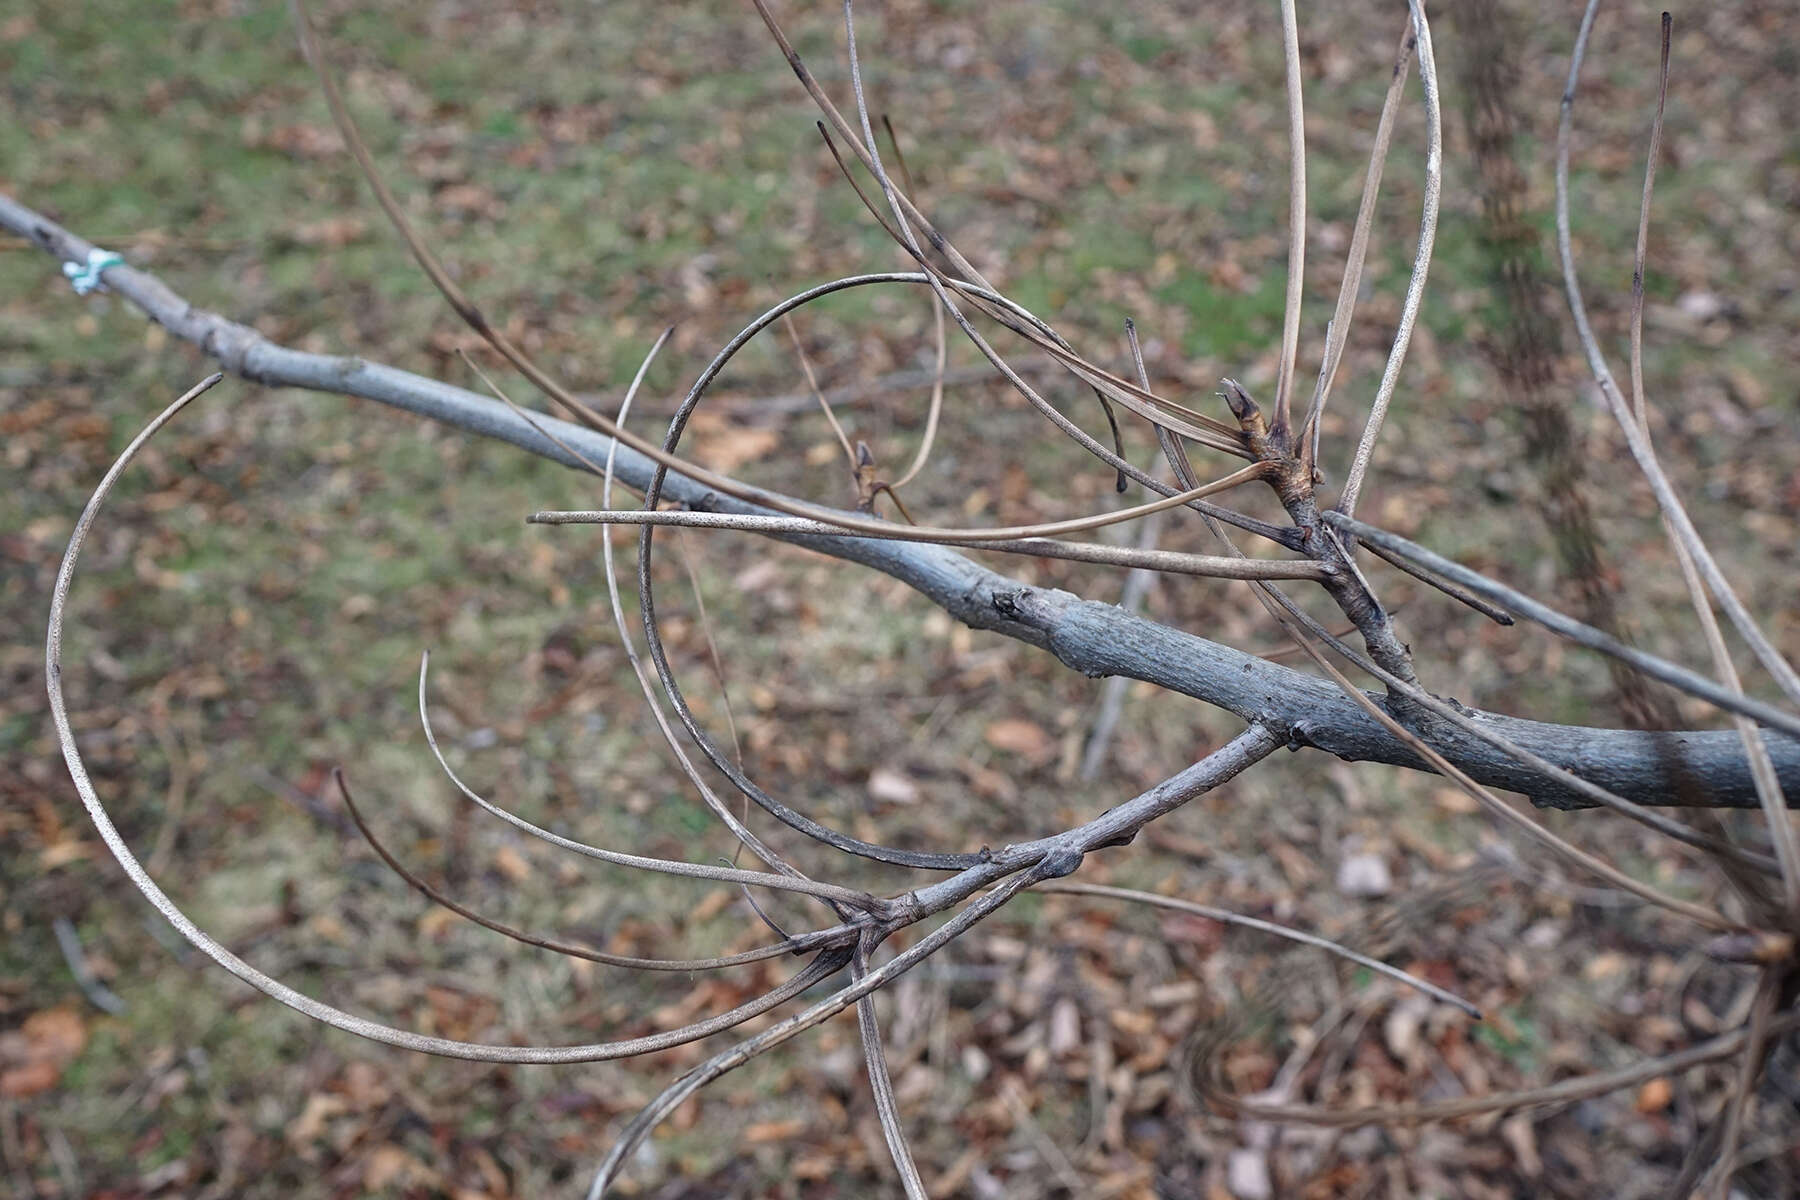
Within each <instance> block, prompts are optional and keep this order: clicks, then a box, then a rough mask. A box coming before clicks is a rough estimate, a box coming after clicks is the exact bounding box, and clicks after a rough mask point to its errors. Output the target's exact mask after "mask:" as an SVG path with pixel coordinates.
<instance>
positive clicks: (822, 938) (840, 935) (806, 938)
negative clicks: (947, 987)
mask: <svg viewBox="0 0 1800 1200" xmlns="http://www.w3.org/2000/svg"><path fill="white" fill-rule="evenodd" d="M331 778H332V780H333V781H334V782H335V783H336V784H337V786H338V795H340V796H342V797H343V800H344V809H345V811H347V812H348V813H349V814H350V820H351V822H352V823H354V824H355V826H356V830H357V832H358V833H360V834H362V836H363V840H364V841H366V842H368V843H369V848H370V849H371V850H373V851H375V853H376V855H377V856H378V857H379V858H380V859H381V861H382V862H384V863H386V864H387V867H388V869H389V870H390V871H392V872H393V873H394V874H396V875H398V876H399V877H400V878H401V879H403V880H405V881H406V883H407V884H408V886H410V887H411V888H412V889H413V890H414V891H416V892H418V893H419V894H420V895H422V896H424V897H425V898H426V899H427V900H430V901H431V902H432V903H433V904H436V905H438V906H439V907H440V908H444V909H447V910H448V911H450V912H453V913H455V914H456V915H457V916H459V917H462V918H463V919H464V920H466V921H473V922H475V924H477V925H480V926H481V927H482V928H484V929H491V930H493V931H494V932H495V933H498V934H500V935H501V936H503V937H508V938H511V939H512V940H513V941H515V942H521V943H523V944H525V945H527V946H536V947H538V948H539V949H542V950H550V951H553V952H554V953H557V954H565V955H567V956H569V957H570V958H585V959H587V960H588V961H589V962H597V963H601V964H602V965H604V966H609V967H628V968H630V969H632V970H635V971H712V970H717V969H718V968H720V967H736V966H742V965H743V964H745V963H753V962H762V961H763V960H765V959H770V958H780V957H781V956H782V955H784V954H795V953H800V952H803V951H807V950H818V949H823V948H825V947H827V946H848V945H852V944H854V943H855V941H856V939H857V937H858V936H860V934H859V931H858V930H857V928H856V927H855V926H854V925H834V926H832V927H831V928H829V929H819V930H815V931H813V932H812V933H805V934H801V935H800V936H798V937H790V938H788V939H786V940H785V941H781V942H777V943H775V944H774V945H772V946H759V947H757V948H756V949H755V950H744V951H740V952H739V953H737V954H725V955H720V956H717V957H714V958H638V957H635V956H633V955H629V954H609V953H607V952H606V951H604V950H595V949H594V948H592V947H591V946H583V945H581V944H579V943H576V942H564V941H560V940H558V939H556V938H546V937H540V936H538V935H537V934H535V933H528V932H526V931H525V930H523V929H517V928H515V927H513V926H511V925H508V924H506V923H505V922H503V921H496V920H494V919H493V918H492V917H484V916H482V915H481V914H480V913H478V912H476V911H475V910H474V909H472V908H470V907H469V906H468V905H466V904H462V903H459V902H458V901H457V900H456V899H454V898H453V897H451V896H449V895H448V894H446V893H445V892H443V891H441V890H440V889H438V888H435V887H433V886H431V884H429V883H427V882H425V880H424V879H422V878H421V877H420V876H418V875H417V874H415V873H414V872H412V871H411V870H408V869H407V867H406V865H405V864H404V863H402V862H401V861H400V860H399V859H397V858H395V857H394V854H393V852H392V851H391V850H389V849H388V848H387V846H386V845H384V844H383V843H382V841H381V839H380V838H378V837H376V836H375V831H374V830H373V829H371V828H369V823H368V821H367V820H366V819H365V818H364V817H363V814H362V809H361V808H360V807H359V806H358V805H357V803H356V800H355V798H354V797H353V796H351V794H350V784H349V781H348V780H346V779H345V778H344V772H343V770H342V769H341V768H336V767H334V768H332V772H331Z"/></svg>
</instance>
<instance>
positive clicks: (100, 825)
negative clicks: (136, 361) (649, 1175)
mask: <svg viewBox="0 0 1800 1200" xmlns="http://www.w3.org/2000/svg"><path fill="white" fill-rule="evenodd" d="M222 378H223V376H222V375H212V376H210V377H208V378H207V379H205V380H203V381H202V382H201V383H200V384H199V385H197V386H196V387H194V388H193V389H191V390H190V391H188V392H187V393H185V394H184V395H183V396H181V397H180V398H179V399H177V400H176V401H175V402H174V403H173V404H171V405H170V406H169V407H168V408H166V409H164V410H163V411H162V413H161V414H159V415H158V416H157V417H156V418H155V419H154V420H152V421H151V422H150V423H149V424H148V425H146V426H145V427H144V428H143V430H142V431H140V432H139V433H138V435H137V436H136V437H135V438H133V439H132V440H131V442H130V444H128V445H127V446H126V447H125V449H124V450H123V451H122V452H121V453H120V455H119V457H118V459H117V461H115V462H114V463H113V465H112V467H111V468H110V469H109V470H108V471H107V472H106V475H105V477H104V478H102V479H101V481H100V483H99V485H98V486H96V487H95V489H94V494H93V496H92V497H90V498H89V500H88V503H87V505H86V507H85V508H83V509H82V512H81V516H80V518H79V519H78V520H77V521H76V522H75V528H74V530H73V531H72V532H71V533H70V535H69V546H68V549H67V550H66V551H64V553H63V560H62V565H61V567H60V568H59V569H58V571H57V574H56V583H55V586H54V588H53V589H52V592H51V598H50V618H49V629H48V632H47V634H46V636H45V641H44V677H45V687H46V690H47V692H48V693H49V701H50V717H51V720H52V721H53V722H54V724H55V726H56V740H57V744H58V745H59V746H60V747H61V749H62V754H63V761H64V763H65V764H67V766H68V769H69V778H70V779H71V780H72V781H73V782H74V784H75V790H76V792H77V793H79V794H80V796H81V803H82V806H83V807H84V808H85V809H87V813H88V817H89V819H90V820H92V821H93V822H94V827H95V829H96V830H98V831H99V834H100V839H101V840H102V841H103V842H105V843H106V848H107V849H108V850H110V851H111V852H112V855H113V857H114V858H115V859H117V860H118V863H119V865H120V866H121V867H122V868H124V871H125V874H126V875H127V876H128V877H129V878H130V880H131V883H132V885H133V886H134V887H136V888H137V890H138V891H139V892H140V893H142V894H143V896H144V898H145V899H146V900H148V901H149V902H150V903H151V905H152V906H154V907H155V908H156V910H157V911H158V912H160V913H161V914H162V915H163V917H164V918H166V919H167V920H168V922H169V924H171V925H173V926H174V927H175V930H176V932H178V933H180V934H181V936H182V937H183V938H185V939H187V942H188V944H189V945H191V946H193V947H194V948H195V949H196V950H199V951H200V952H201V953H202V954H204V955H206V956H207V957H208V958H210V959H212V960H213V961H214V962H216V963H218V964H219V965H220V966H221V967H223V968H225V970H227V971H229V972H230V973H231V974H233V975H235V976H237V977H238V978H239V979H241V980H243V981H244V982H245V983H247V984H249V985H250V986H251V987H254V988H256V989H257V990H258V991H260V992H262V993H263V994H264V995H266V996H268V997H270V998H271V999H274V1000H279V1001H280V1002H281V1003H283V1004H285V1005H287V1006H288V1007H289V1008H292V1009H294V1010H295V1011H296V1012H299V1013H301V1014H303V1015H305V1016H308V1017H311V1018H312V1019H313V1020H315V1021H319V1022H322V1023H323V1024H326V1025H329V1026H331V1027H332V1028H334V1029H341V1030H343V1031H344V1032H346V1033H354V1034H356V1035H358V1036H359V1037H365V1038H368V1039H370V1040H371V1041H376V1042H383V1043H385V1044H387V1045H390V1046H398V1047H400V1048H401V1049H403V1050H417V1051H420V1052H421V1053H425V1054H437V1055H442V1056H444V1057H448V1058H463V1059H472V1060H475V1061H478V1062H505V1063H577V1062H600V1061H603V1060H606V1059H614V1058H630V1057H632V1056H634V1055H638V1054H645V1053H649V1052H650V1051H654V1050H666V1049H668V1048H670V1047H672V1046H679V1045H683V1044H684V1043H687V1042H691V1041H697V1040H699V1039H700V1038H703V1037H709V1036H711V1035H712V1034H714V1033H718V1032H721V1031H722V1030H725V1029H730V1028H733V1027H734V1026H736V1025H740V1024H742V1023H743V1022H745V1021H747V1020H749V1019H750V1018H751V1017H754V1016H757V1015H759V1014H761V1013H764V1012H767V1011H769V1010H770V1009H772V1008H776V1007H779V1006H780V1005H782V1004H785V1003H786V1002H787V1001H789V1000H791V999H793V998H794V997H795V996H798V995H800V994H801V993H803V992H805V991H806V990H807V989H808V988H810V987H812V986H813V984H815V983H817V982H819V981H820V980H822V979H826V978H828V977H829V976H831V975H833V974H835V973H836V972H837V971H838V970H840V969H842V967H843V966H844V964H845V963H847V962H848V961H849V958H850V952H849V950H847V949H845V948H842V947H838V948H832V949H827V950H823V951H821V952H820V953H819V954H818V955H816V956H815V957H814V958H813V959H812V961H811V962H809V963H808V964H807V965H806V967H804V968H803V969H802V970H800V971H799V972H797V973H796V974H794V975H793V976H792V977H791V978H790V979H788V980H787V981H786V982H784V983H782V984H781V985H779V986H778V987H776V988H774V989H772V990H770V991H769V992H766V993H764V994H763V995H761V996H758V997H756V998H755V999H753V1000H750V1001H747V1002H745V1003H744V1004H741V1005H739V1006H737V1007H736V1008H734V1009H732V1010H731V1011H729V1012H726V1013H721V1014H720V1015H718V1016H716V1017H711V1018H709V1019H707V1020H704V1021H698V1022H695V1023H693V1024H691V1025H687V1026H684V1027H682V1028H680V1029H674V1030H670V1031H668V1032H666V1033H661V1034H656V1035H654V1036H650V1037H642V1038H630V1039H626V1040H624V1041H617V1042H599V1043H592V1044H588V1045H579V1046H517V1045H490V1044H484V1043H481V1042H468V1041H461V1040H458V1039H455V1038H441V1037H431V1036H428V1035H425V1034H419V1033H414V1032H412V1031H411V1030H406V1029H399V1028H396V1027H395V1026H392V1025H387V1024H383V1023H382V1022H379V1021H372V1020H370V1019H369V1018H367V1017H359V1016H357V1015H356V1014H354V1013H349V1012H345V1011H344V1010H343V1009H340V1008H336V1007H334V1006H332V1005H330V1004H326V1003H324V1002H323V1001H320V1000H315V999H313V998H312V997H311V996H307V995H304V994H303V993H301V992H298V991H295V990H294V989H293V988H291V987H289V986H288V985H286V984H285V983H282V982H281V981H280V980H278V979H276V978H274V977H273V976H271V975H267V974H264V973H263V972H262V971H259V970H257V969H256V968H255V967H253V966H251V965H250V964H249V963H247V962H245V961H244V960H243V959H241V958H239V957H238V956H237V955H236V954H233V953H232V952H231V951H230V950H228V949H226V948H225V947H224V946H223V945H221V944H220V943H219V942H218V941H216V940H215V939H214V938H213V937H211V936H210V935H209V934H207V933H206V932H205V931H204V930H202V929H201V928H200V927H199V926H197V925H195V924H194V922H193V921H192V920H190V919H189V918H188V915H187V914H186V913H185V912H183V911H182V910H181V908H180V907H179V906H178V905H176V903H175V902H174V900H172V899H170V897H169V895H168V893H167V892H165V891H163V890H162V888H161V887H159V886H158V885H157V883H156V881H155V880H153V879H151V878H150V875H149V873H148V872H146V871H145V870H144V867H143V864H142V863H140V862H139V861H138V859H137V856H136V855H135V854H133V853H132V851H131V848H130V847H129V846H127V845H126V844H125V839H124V838H123V837H121V836H120V834H119V830H118V827H117V826H115V825H114V824H113V821H112V817H111V816H110V815H109V814H108V813H107V811H106V807H105V805H103V804H102V803H101V802H100V797H99V796H98V795H97V794H96V793H95V791H94V785H93V782H92V781H91V780H90V779H89V778H88V773H87V764H86V763H85V762H84V761H83V760H82V757H81V750H80V748H79V747H78V746H77V745H76V743H75V731H74V728H73V726H72V725H71V724H70V721H69V709H68V703H67V701H66V700H65V699H64V696H63V686H62V642H63V624H64V619H65V615H66V612H67V607H68V600H69V589H70V587H71V585H72V584H73V583H74V580H75V566H76V563H77V562H78V561H79V560H80V557H81V548H82V546H83V545H84V544H85V543H86V541H87V537H88V534H89V532H90V531H91V530H92V528H93V525H94V522H95V521H96V520H98V519H99V516H100V511H101V508H102V507H103V505H104V504H105V502H106V497H107V496H108V495H109V494H110V493H111V492H112V489H113V486H114V485H115V484H116V483H117V482H118V480H119V478H120V476H122V475H123V474H124V473H125V470H126V468H128V467H129V466H130V465H131V463H132V460H133V459H135V458H136V457H137V455H138V453H139V452H140V451H141V450H142V449H143V448H144V447H145V446H146V445H147V444H149V442H150V439H151V438H153V437H155V436H156V434H157V432H158V431H159V430H161V429H162V427H163V426H164V425H167V424H168V423H169V421H171V420H172V419H174V417H175V415H176V414H177V413H179V412H180V411H181V410H182V409H183V408H185V407H186V406H187V405H188V404H189V403H190V402H191V401H192V400H193V399H194V398H195V397H196V396H198V395H200V394H201V393H202V392H204V391H206V390H207V389H208V388H210V387H212V386H214V385H215V384H217V383H218V382H219V380H220V379H222Z"/></svg>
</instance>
